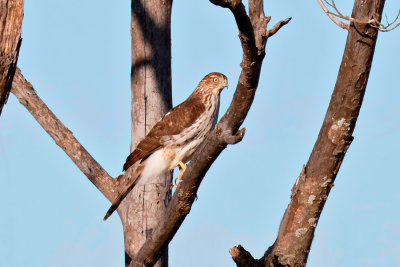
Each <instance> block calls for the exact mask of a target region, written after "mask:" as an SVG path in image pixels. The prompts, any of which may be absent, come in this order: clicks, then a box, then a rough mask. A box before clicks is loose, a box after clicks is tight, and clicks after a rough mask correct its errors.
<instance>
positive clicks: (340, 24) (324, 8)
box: [317, 0, 350, 30]
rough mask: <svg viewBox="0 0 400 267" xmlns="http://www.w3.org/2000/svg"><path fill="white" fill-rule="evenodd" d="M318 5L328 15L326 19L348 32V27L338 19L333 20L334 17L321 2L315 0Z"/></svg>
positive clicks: (320, 0)
mask: <svg viewBox="0 0 400 267" xmlns="http://www.w3.org/2000/svg"><path fill="white" fill-rule="evenodd" d="M317 1H318V4H319V5H320V6H321V8H322V10H323V11H324V12H325V13H326V14H327V15H328V17H329V18H330V19H331V20H332V21H333V22H334V23H335V24H336V25H338V26H339V27H340V28H342V29H345V30H348V29H349V28H350V26H349V25H348V24H346V23H344V22H342V21H340V20H338V19H336V18H335V16H334V15H333V14H332V13H331V12H330V11H329V10H328V8H327V7H326V6H325V4H324V3H323V2H322V0H317Z"/></svg>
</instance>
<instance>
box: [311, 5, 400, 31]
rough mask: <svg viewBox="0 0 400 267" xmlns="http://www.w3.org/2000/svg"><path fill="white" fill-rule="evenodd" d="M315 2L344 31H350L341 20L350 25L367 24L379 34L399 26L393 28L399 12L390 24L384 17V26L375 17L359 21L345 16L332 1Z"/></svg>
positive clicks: (399, 24)
mask: <svg viewBox="0 0 400 267" xmlns="http://www.w3.org/2000/svg"><path fill="white" fill-rule="evenodd" d="M317 1H318V4H319V5H320V6H321V8H322V10H323V11H324V12H325V13H326V15H328V17H329V18H330V19H331V20H332V21H333V22H334V23H335V24H336V25H338V26H339V27H341V28H343V29H346V30H349V29H350V25H349V24H347V23H344V22H343V21H341V20H345V21H348V22H350V24H351V23H358V24H369V25H370V26H371V27H373V28H376V29H377V30H378V31H380V32H389V31H392V30H394V29H396V28H397V27H398V26H400V22H399V23H397V24H396V25H394V26H393V24H395V23H396V21H397V20H398V18H399V16H400V11H399V12H398V13H397V16H396V18H395V19H394V20H393V21H392V22H389V21H388V19H387V17H386V22H387V24H386V25H384V24H382V23H381V22H380V19H377V18H376V17H372V19H371V18H370V17H368V18H365V19H364V20H360V19H357V18H355V17H353V16H351V17H349V16H345V15H343V14H342V13H341V12H340V11H339V9H338V8H337V6H336V4H335V1H334V0H330V2H328V0H317ZM325 4H327V5H328V6H330V7H331V8H332V9H333V10H334V12H332V11H330V10H329V9H328V8H327V7H326V5H325Z"/></svg>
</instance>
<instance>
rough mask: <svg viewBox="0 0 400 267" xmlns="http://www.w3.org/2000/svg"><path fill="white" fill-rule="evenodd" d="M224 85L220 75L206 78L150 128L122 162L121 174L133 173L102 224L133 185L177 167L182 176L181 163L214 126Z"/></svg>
mask: <svg viewBox="0 0 400 267" xmlns="http://www.w3.org/2000/svg"><path fill="white" fill-rule="evenodd" d="M227 85H228V81H227V78H226V76H225V75H223V74H221V73H218V72H212V73H210V74H208V75H206V76H205V77H204V78H203V79H202V80H201V81H200V83H199V85H198V86H197V87H196V89H195V90H194V92H193V93H192V94H191V95H190V96H189V97H188V99H186V101H184V102H183V103H181V104H180V105H178V106H176V107H174V108H173V109H171V110H170V111H169V112H168V113H167V114H165V115H164V117H163V118H162V119H161V120H160V121H158V122H157V123H156V124H155V125H154V126H153V128H152V129H151V130H150V132H149V133H148V134H147V135H146V137H145V138H144V139H143V140H141V141H140V143H139V144H138V146H137V147H136V149H135V150H134V151H133V152H132V153H131V154H130V155H129V156H128V158H127V159H126V162H125V164H124V167H123V170H124V171H126V170H128V169H129V168H130V167H132V166H133V167H134V168H135V170H134V172H133V175H132V177H131V178H130V180H129V182H128V184H127V185H126V186H125V188H124V189H123V191H122V193H121V194H120V196H119V197H118V198H117V199H116V201H114V202H113V204H112V205H111V207H110V209H109V210H108V211H107V214H106V215H105V217H104V220H106V219H107V218H108V217H109V216H110V215H111V214H112V213H113V212H114V211H115V210H116V209H117V208H118V206H119V204H120V203H121V201H122V200H123V199H124V198H125V197H126V196H127V195H128V193H129V192H130V191H131V190H132V188H133V187H134V186H135V185H138V184H146V183H147V182H149V181H150V180H151V179H154V178H156V177H157V176H159V175H161V174H162V173H164V172H165V171H167V170H172V169H174V168H175V167H176V166H178V165H179V168H180V174H179V176H178V177H179V178H180V177H181V176H182V175H183V171H184V169H185V167H186V165H184V163H186V162H188V161H189V160H190V159H191V156H192V155H193V153H194V151H195V150H196V149H197V148H198V147H199V145H200V144H201V143H202V142H203V141H204V140H205V137H206V135H207V134H208V133H209V132H210V131H211V130H212V129H213V128H214V126H215V124H216V120H217V118H218V109H219V96H220V93H221V91H222V89H223V88H225V87H226V86H227Z"/></svg>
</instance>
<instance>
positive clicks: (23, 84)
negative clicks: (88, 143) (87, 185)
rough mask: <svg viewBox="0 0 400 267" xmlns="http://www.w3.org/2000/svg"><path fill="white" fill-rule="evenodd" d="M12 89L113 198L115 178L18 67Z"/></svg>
mask: <svg viewBox="0 0 400 267" xmlns="http://www.w3.org/2000/svg"><path fill="white" fill-rule="evenodd" d="M11 92H12V93H13V94H14V95H15V96H16V97H17V98H18V101H19V102H20V103H21V104H22V105H23V106H25V108H26V109H27V110H28V111H29V112H30V113H31V114H32V116H33V117H34V118H35V119H36V120H37V122H38V123H39V124H40V125H41V126H42V127H43V129H44V130H45V131H46V132H47V133H48V134H49V135H50V136H51V138H53V140H54V141H55V142H56V144H57V145H58V146H59V147H61V148H62V149H63V150H64V151H65V153H66V154H67V155H68V156H69V157H70V158H71V160H72V161H73V162H74V163H75V165H76V166H77V167H78V168H79V169H80V170H81V171H82V172H83V173H84V174H85V175H86V176H87V178H88V179H89V180H90V181H91V182H92V183H93V184H94V185H95V186H96V187H97V188H98V189H99V190H100V192H102V193H103V195H104V196H105V197H106V198H107V199H109V200H110V201H112V200H113V199H114V198H115V197H117V192H116V190H115V185H114V179H113V178H112V177H111V176H110V175H109V174H108V173H107V172H106V171H105V170H104V169H103V168H102V167H101V166H100V164H99V163H97V161H96V160H95V159H94V158H93V157H92V156H91V155H90V154H89V152H87V151H86V149H85V148H84V147H83V146H82V145H81V144H80V143H79V142H78V140H76V138H75V137H74V135H73V134H72V132H71V131H70V130H69V129H68V128H67V127H65V126H64V124H63V123H62V122H61V121H60V120H59V119H58V118H57V117H56V116H55V115H54V113H53V112H52V111H51V110H50V109H49V108H48V107H47V106H46V104H45V103H43V101H42V100H41V99H40V97H39V96H38V95H37V94H36V91H35V89H34V88H33V86H32V84H30V83H29V82H28V81H27V80H26V79H25V77H24V76H23V75H22V74H21V70H20V69H19V68H17V70H16V73H15V77H14V81H13V84H12V91H11Z"/></svg>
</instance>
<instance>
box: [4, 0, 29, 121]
mask: <svg viewBox="0 0 400 267" xmlns="http://www.w3.org/2000/svg"><path fill="white" fill-rule="evenodd" d="M23 16H24V0H0V115H1V112H2V110H3V106H4V105H5V103H6V102H7V98H8V95H9V94H10V91H11V85H12V81H13V77H14V73H15V68H16V66H17V60H18V53H19V47H20V45H21V27H22V18H23Z"/></svg>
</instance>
